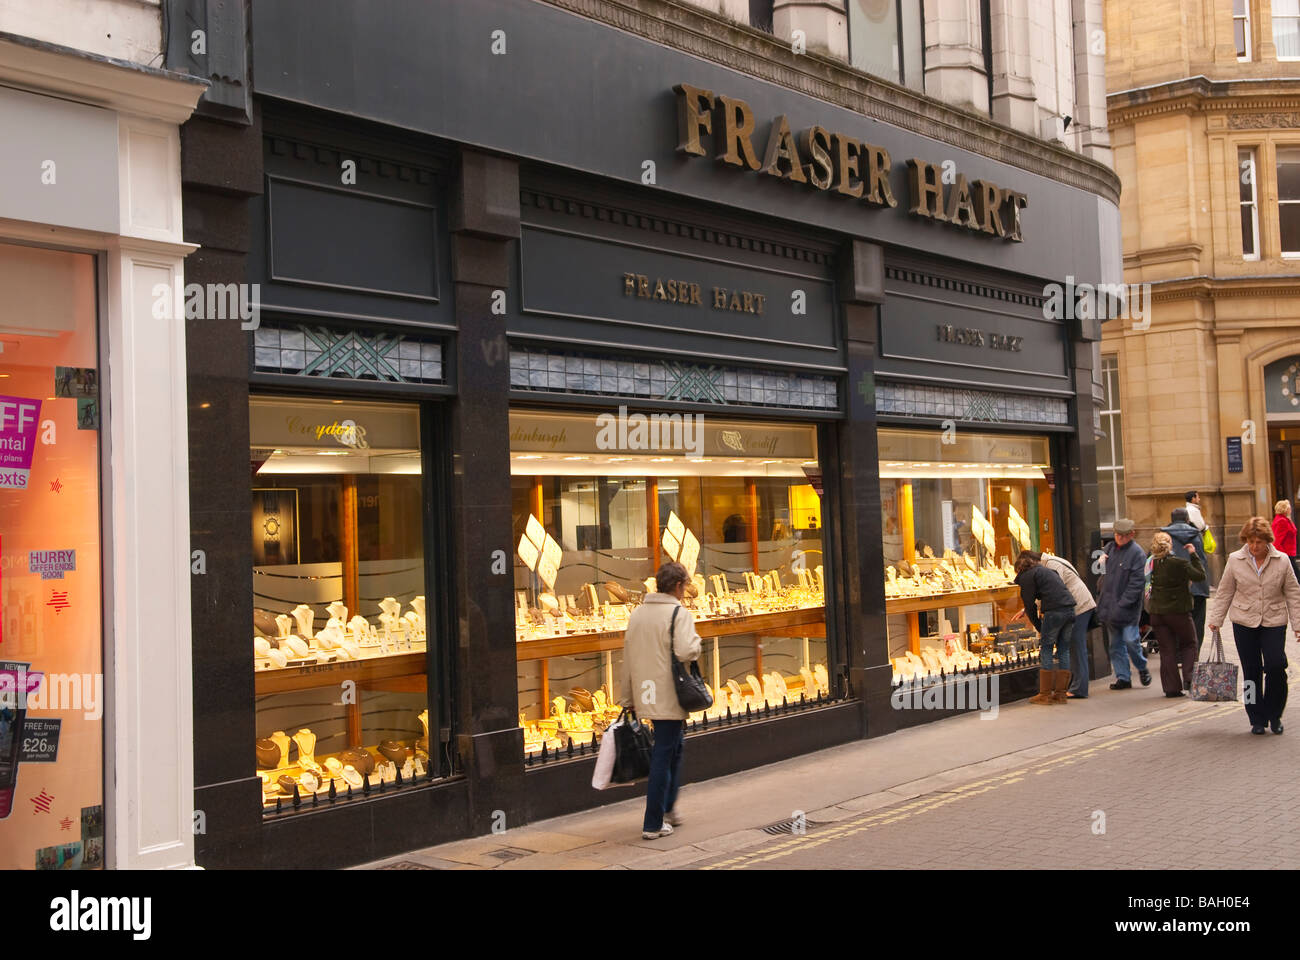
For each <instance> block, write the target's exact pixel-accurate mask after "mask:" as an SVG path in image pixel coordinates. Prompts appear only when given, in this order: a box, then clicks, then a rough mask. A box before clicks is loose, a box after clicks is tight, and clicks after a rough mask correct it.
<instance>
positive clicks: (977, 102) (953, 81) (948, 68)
mask: <svg viewBox="0 0 1300 960" xmlns="http://www.w3.org/2000/svg"><path fill="white" fill-rule="evenodd" d="M925 92H926V93H927V94H929V95H930V96H932V97H937V98H938V99H940V100H942V101H943V102H944V103H951V104H953V105H954V106H959V107H966V108H968V109H971V110H974V111H976V112H977V113H983V114H988V112H989V88H988V77H987V75H986V74H985V72H984V42H983V25H982V23H981V21H980V5H979V0H928V2H927V3H926V4H925Z"/></svg>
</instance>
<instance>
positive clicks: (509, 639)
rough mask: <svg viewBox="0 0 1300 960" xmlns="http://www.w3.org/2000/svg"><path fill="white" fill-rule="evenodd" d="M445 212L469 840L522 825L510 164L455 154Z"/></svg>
mask: <svg viewBox="0 0 1300 960" xmlns="http://www.w3.org/2000/svg"><path fill="white" fill-rule="evenodd" d="M452 190H453V196H452V203H451V232H452V281H453V284H454V288H455V303H456V324H457V328H458V331H459V332H458V335H457V337H456V345H455V362H456V378H457V396H456V400H455V403H454V404H453V405H452V410H451V438H452V464H453V467H452V529H453V533H454V537H455V540H456V558H457V559H456V569H455V581H456V598H455V599H456V604H457V609H458V615H457V616H458V624H457V627H458V629H457V636H456V653H455V656H456V681H455V682H456V685H457V694H458V695H457V698H456V699H457V712H458V723H457V748H458V752H459V755H460V766H461V768H462V769H463V771H464V773H465V775H466V777H467V779H468V782H469V786H470V805H471V810H472V816H473V824H472V828H471V832H472V833H473V834H481V833H486V832H487V831H489V830H491V829H492V828H493V827H494V826H497V828H498V829H499V828H500V825H502V823H503V821H502V818H503V816H504V823H503V825H504V826H506V827H507V828H508V827H510V826H512V825H517V824H516V823H513V822H512V820H514V819H516V818H517V819H518V820H519V821H520V822H521V821H522V817H523V810H524V804H525V803H526V797H525V795H524V793H523V773H524V768H523V731H522V730H521V729H520V727H519V724H518V716H519V707H518V704H519V693H518V678H517V673H518V668H517V662H516V659H515V621H514V589H513V587H514V575H513V571H514V563H513V555H514V544H513V543H512V529H513V528H512V524H511V517H510V440H509V425H510V419H509V415H510V406H509V400H508V397H509V392H510V350H509V346H508V343H507V339H506V311H507V310H513V309H516V308H517V306H518V296H519V294H518V291H515V290H511V289H510V286H509V257H510V256H511V254H512V252H513V250H514V243H515V242H517V240H518V237H519V168H518V164H517V162H516V161H513V160H508V159H503V158H499V157H493V156H488V155H486V154H482V153H476V152H474V151H471V150H463V151H462V152H461V155H460V167H459V171H458V174H457V177H456V180H455V182H454V185H453V188H452Z"/></svg>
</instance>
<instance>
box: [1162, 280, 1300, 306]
mask: <svg viewBox="0 0 1300 960" xmlns="http://www.w3.org/2000/svg"><path fill="white" fill-rule="evenodd" d="M1151 295H1152V297H1153V299H1155V300H1156V302H1166V301H1171V300H1229V299H1241V298H1245V297H1300V276H1297V275H1283V276H1271V277H1270V276H1263V277H1260V276H1256V277H1206V276H1202V277H1178V278H1176V279H1173V280H1158V281H1155V282H1153V283H1152V284H1151Z"/></svg>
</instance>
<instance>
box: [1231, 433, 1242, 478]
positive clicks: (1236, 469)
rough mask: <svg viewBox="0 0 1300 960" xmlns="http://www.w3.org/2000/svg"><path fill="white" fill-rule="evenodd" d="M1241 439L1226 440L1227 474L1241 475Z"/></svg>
mask: <svg viewBox="0 0 1300 960" xmlns="http://www.w3.org/2000/svg"><path fill="white" fill-rule="evenodd" d="M1242 469H1243V468H1242V465H1241V437H1229V438H1228V472H1229V473H1241V472H1242Z"/></svg>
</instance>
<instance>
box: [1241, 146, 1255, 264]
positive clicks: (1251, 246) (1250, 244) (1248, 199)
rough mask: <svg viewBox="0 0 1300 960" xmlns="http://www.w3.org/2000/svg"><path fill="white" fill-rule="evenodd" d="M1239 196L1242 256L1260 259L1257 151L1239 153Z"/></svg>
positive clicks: (1249, 150)
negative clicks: (1256, 187)
mask: <svg viewBox="0 0 1300 960" xmlns="http://www.w3.org/2000/svg"><path fill="white" fill-rule="evenodd" d="M1237 179H1238V181H1239V187H1238V194H1239V197H1240V199H1241V255H1242V257H1243V258H1244V259H1246V260H1258V259H1259V194H1258V193H1257V192H1256V189H1255V151H1254V149H1252V148H1243V149H1241V150H1238V151H1237Z"/></svg>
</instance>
